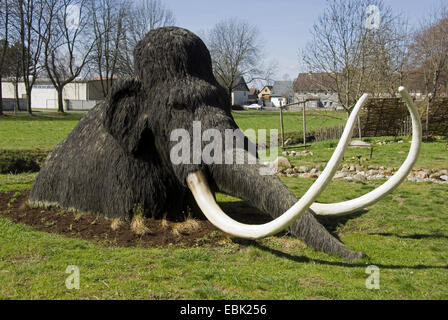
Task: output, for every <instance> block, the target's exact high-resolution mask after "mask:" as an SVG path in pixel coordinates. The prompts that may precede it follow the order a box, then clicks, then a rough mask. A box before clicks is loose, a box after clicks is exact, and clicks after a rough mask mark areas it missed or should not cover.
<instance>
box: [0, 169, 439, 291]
mask: <svg viewBox="0 0 448 320" xmlns="http://www.w3.org/2000/svg"><path fill="white" fill-rule="evenodd" d="M31 178H32V177H30V176H29V175H24V174H22V175H18V177H17V178H16V179H15V180H14V181H11V178H10V177H8V176H5V175H3V176H0V185H1V186H2V189H1V190H2V192H3V191H6V190H16V189H18V188H19V189H20V188H22V189H23V188H29V187H30V183H31V181H32V179H31ZM284 182H285V183H286V184H287V185H288V186H289V187H290V188H291V190H293V191H294V192H295V193H296V194H297V195H300V194H302V193H303V192H304V191H305V190H306V189H307V188H308V187H309V185H310V184H311V183H312V180H310V179H300V178H287V179H284ZM379 183H380V182H375V183H370V182H369V183H348V182H341V181H339V182H333V183H332V184H331V186H330V187H329V188H328V189H327V190H326V191H325V192H324V194H323V195H322V196H321V197H320V200H321V201H340V200H345V199H348V198H352V197H356V196H359V195H361V194H363V193H366V192H368V191H370V190H372V188H374V187H375V186H377V185H378V184H379ZM447 199H448V188H446V186H445V187H444V186H440V185H436V184H429V183H428V184H416V183H408V182H405V183H404V184H403V185H402V186H401V187H400V188H399V189H398V190H396V191H395V192H394V193H393V194H392V195H390V196H388V197H386V198H385V199H384V200H383V201H381V202H379V203H378V204H376V205H374V206H373V207H371V208H370V211H368V212H367V213H365V214H364V215H361V216H355V217H353V219H350V220H340V221H338V226H337V229H336V230H337V232H338V235H339V237H340V238H341V239H342V240H343V241H344V242H345V243H346V244H347V245H348V246H350V247H351V248H353V249H355V250H361V251H364V252H366V253H367V255H368V258H366V259H364V260H362V261H358V262H355V263H348V262H346V261H344V260H342V259H339V258H337V257H333V256H330V255H327V254H324V253H321V252H315V251H313V250H311V249H309V248H306V247H305V246H304V245H303V244H302V243H301V242H300V241H298V240H296V239H293V238H291V237H288V236H282V237H269V238H267V239H264V240H260V241H255V242H250V241H247V242H232V241H228V243H227V244H225V245H223V246H221V247H214V248H209V247H199V248H181V247H176V246H172V247H169V248H154V249H141V248H120V247H101V246H98V245H94V244H92V243H89V242H86V241H82V240H77V239H71V238H65V237H62V236H59V235H54V234H48V233H43V232H36V231H33V229H32V228H30V227H28V226H25V225H21V224H15V223H12V222H11V221H10V220H8V219H7V218H3V217H1V218H0V234H1V235H2V236H1V237H0V283H1V286H0V298H1V299H70V298H75V299H447V298H448V287H447V286H446V283H448V253H447V250H446V248H447V247H448V215H447V213H448V212H447V209H446V200H447ZM229 200H230V201H235V200H236V199H233V198H230V197H228V196H224V195H218V201H226V202H227V201H229ZM69 265H76V266H78V267H79V270H80V289H79V290H68V289H67V288H66V287H65V279H66V278H67V277H68V274H66V273H65V270H66V268H67V266H69ZM369 265H376V266H378V267H379V269H380V289H379V290H368V289H366V287H365V281H366V279H367V277H368V275H367V274H366V273H365V271H366V267H367V266H369Z"/></svg>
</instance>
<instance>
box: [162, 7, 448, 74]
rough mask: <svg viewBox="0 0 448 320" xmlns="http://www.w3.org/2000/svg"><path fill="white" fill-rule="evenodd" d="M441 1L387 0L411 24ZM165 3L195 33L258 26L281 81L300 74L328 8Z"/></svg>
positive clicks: (184, 25)
mask: <svg viewBox="0 0 448 320" xmlns="http://www.w3.org/2000/svg"><path fill="white" fill-rule="evenodd" d="M440 1H441V0H384V2H385V4H386V5H388V6H390V7H391V8H392V9H393V10H394V12H396V13H400V12H401V13H403V14H404V15H405V16H406V17H408V19H409V22H410V24H411V26H418V25H419V23H420V22H421V21H422V19H424V17H425V14H428V13H429V12H430V10H431V9H432V8H435V7H437V6H438V5H439V4H440ZM442 1H443V0H442ZM445 1H446V0H445ZM164 3H165V4H166V6H168V7H169V8H171V9H172V10H173V11H174V14H175V16H176V24H177V25H178V26H180V27H184V28H187V29H189V30H191V31H193V32H195V33H200V32H202V31H205V30H208V29H210V28H212V27H213V26H214V25H215V24H216V23H217V22H219V21H221V20H223V19H227V18H234V17H236V18H239V19H243V20H245V21H248V22H250V23H251V24H252V25H255V26H256V27H257V28H258V29H259V31H260V39H261V40H262V42H263V44H264V51H265V57H266V59H267V60H268V61H269V60H271V59H275V60H276V61H277V63H278V71H277V73H276V75H275V78H276V79H278V80H281V79H282V78H283V75H285V74H288V75H289V77H290V78H291V79H292V78H295V77H296V76H297V73H298V72H299V59H298V51H299V49H300V48H303V47H304V46H305V45H306V43H307V41H309V40H311V36H310V33H309V30H310V29H311V28H312V25H313V23H314V22H315V20H316V18H317V17H318V16H319V15H320V14H321V13H322V12H323V10H324V9H325V7H326V0H269V1H268V0H245V1H242V0H221V1H217V0H189V1H186V0H164Z"/></svg>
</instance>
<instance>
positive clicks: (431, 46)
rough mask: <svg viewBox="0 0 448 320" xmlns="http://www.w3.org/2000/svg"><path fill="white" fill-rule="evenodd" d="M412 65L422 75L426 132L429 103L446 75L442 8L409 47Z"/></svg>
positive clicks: (447, 36) (446, 17)
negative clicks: (425, 99) (412, 59)
mask: <svg viewBox="0 0 448 320" xmlns="http://www.w3.org/2000/svg"><path fill="white" fill-rule="evenodd" d="M411 49H412V52H413V54H414V64H415V65H416V67H417V68H419V69H420V70H421V72H422V73H423V78H424V82H425V91H426V95H427V96H428V100H427V105H426V132H428V129H429V111H430V110H429V109H430V104H431V102H432V101H433V100H434V99H435V98H437V96H438V95H439V90H440V86H441V84H442V82H443V81H444V79H446V77H447V73H448V10H447V7H444V6H442V7H441V8H438V9H437V10H436V11H435V12H434V13H433V14H432V16H431V17H430V18H429V19H428V20H427V21H425V22H424V24H423V25H422V27H421V29H420V30H419V31H418V32H417V33H416V35H415V38H414V41H413V43H412V45H411Z"/></svg>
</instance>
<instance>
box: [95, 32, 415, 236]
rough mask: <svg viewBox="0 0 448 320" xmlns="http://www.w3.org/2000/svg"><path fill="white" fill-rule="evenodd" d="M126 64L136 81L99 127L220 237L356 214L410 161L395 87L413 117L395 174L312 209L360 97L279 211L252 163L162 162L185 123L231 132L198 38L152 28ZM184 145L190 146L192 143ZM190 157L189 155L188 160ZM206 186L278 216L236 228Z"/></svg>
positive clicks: (276, 196)
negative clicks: (184, 196)
mask: <svg viewBox="0 0 448 320" xmlns="http://www.w3.org/2000/svg"><path fill="white" fill-rule="evenodd" d="M134 58H135V69H136V77H135V78H133V79H128V80H120V81H118V82H117V83H116V84H115V86H114V88H113V90H112V92H111V94H110V96H109V97H108V99H107V101H106V102H105V103H104V104H103V106H104V109H103V119H104V120H103V123H104V127H105V128H106V130H107V131H108V132H109V133H110V134H111V135H112V136H113V137H114V138H115V140H116V141H117V142H118V144H119V145H120V146H121V147H122V148H123V149H124V150H125V151H126V152H127V153H128V154H129V156H132V157H135V158H138V159H140V160H142V161H146V162H148V165H150V166H154V168H157V169H155V170H163V171H164V172H165V173H166V175H168V176H170V177H173V178H174V179H173V180H174V181H176V184H178V190H186V191H188V190H190V191H191V193H192V194H193V196H194V198H195V200H196V202H197V204H198V205H199V207H200V208H201V210H202V211H203V213H204V214H205V215H206V217H207V218H208V219H209V220H210V221H211V222H212V223H213V224H215V225H216V226H217V227H218V228H220V229H221V230H223V231H225V232H226V233H228V234H231V235H234V236H238V237H242V238H249V239H256V238H260V237H265V236H267V235H271V234H275V233H277V232H279V231H282V230H283V229H285V228H286V227H288V226H289V225H291V224H292V223H293V222H294V221H295V220H296V219H297V218H298V217H300V216H301V215H302V214H303V212H304V211H305V210H306V209H308V208H310V207H311V209H312V210H313V211H314V212H315V213H316V214H321V215H342V214H347V213H351V212H353V211H357V210H359V209H361V208H364V207H365V206H367V205H370V204H372V203H374V202H376V201H378V199H380V198H381V197H383V196H384V195H385V194H387V193H389V192H390V191H391V190H393V189H394V188H395V187H396V186H398V185H399V184H400V183H401V182H402V181H403V179H405V178H406V176H407V174H408V173H409V171H410V170H411V168H412V166H413V164H414V163H415V161H416V159H417V156H418V152H419V149H420V140H421V125H420V121H419V118H418V113H417V111H416V108H415V106H414V105H413V103H412V100H411V99H410V98H409V96H408V94H407V93H406V91H405V90H404V88H400V93H401V94H402V96H403V98H404V100H405V101H406V104H407V106H408V109H409V111H410V113H411V116H412V119H413V143H412V147H411V151H410V154H409V156H408V158H407V159H406V161H405V163H404V164H403V166H402V168H400V170H399V171H398V172H397V173H396V174H395V176H393V177H392V178H391V179H389V180H388V181H387V182H386V183H385V184H383V185H382V186H380V187H379V188H377V189H375V190H374V191H372V192H370V193H369V194H366V195H364V196H363V197H360V198H358V199H354V200H351V201H346V202H342V203H336V204H319V203H314V204H313V202H314V201H315V199H316V198H317V197H318V196H319V194H320V193H321V192H322V191H323V190H324V189H325V187H326V186H327V185H328V183H329V182H330V181H331V178H332V176H333V175H334V173H335V172H336V169H337V167H338V164H339V162H340V160H341V158H342V156H343V154H344V151H345V149H346V147H347V145H348V142H349V139H350V136H351V132H352V129H353V126H354V124H355V120H356V118H357V115H358V112H359V111H360V109H361V108H362V106H363V104H364V103H365V101H366V100H367V98H368V95H364V96H362V97H361V99H360V100H359V101H358V103H357V105H356V106H355V108H354V110H353V111H352V114H351V115H350V118H349V120H348V122H347V126H346V128H345V130H344V133H343V136H342V137H341V139H340V141H339V144H338V146H337V148H336V151H335V153H334V154H333V156H332V158H331V159H330V161H329V162H328V165H327V167H326V168H325V170H324V171H323V172H322V174H321V175H320V176H319V178H318V179H317V180H316V182H315V183H314V184H313V185H312V186H311V187H310V189H309V190H308V191H307V192H306V193H305V195H304V196H303V197H302V198H301V199H300V200H299V201H298V202H297V203H296V204H294V205H293V206H292V207H291V208H289V209H288V207H287V208H283V205H282V204H281V201H280V200H281V199H286V198H288V199H289V200H290V199H293V198H294V196H290V195H289V193H288V194H286V193H287V191H285V189H286V187H284V186H283V185H282V184H281V182H280V181H279V180H278V179H277V178H276V177H275V176H269V177H266V176H260V175H259V172H260V171H259V170H258V169H259V167H260V164H253V165H251V164H242V165H241V164H238V165H236V164H235V165H229V164H222V163H213V164H205V163H204V162H203V161H200V162H199V163H197V162H196V163H195V162H194V161H193V160H191V161H190V162H188V163H182V164H174V163H173V161H172V160H171V158H170V151H171V149H172V148H173V147H174V145H175V142H173V141H171V139H170V137H171V133H172V132H173V130H179V129H181V130H184V131H185V132H187V133H188V134H189V135H190V137H192V136H193V125H194V123H198V122H200V123H201V129H202V130H207V129H216V130H217V131H219V132H221V133H224V131H225V130H227V129H232V130H236V129H238V126H237V125H236V124H235V122H234V120H233V117H232V115H231V113H230V103H229V98H228V96H227V94H226V92H225V90H224V89H223V88H222V87H221V86H220V85H219V84H218V83H217V81H216V80H215V78H214V76H213V70H212V63H211V58H210V54H209V52H208V50H207V48H206V46H205V45H204V43H203V42H202V41H201V39H199V38H198V37H197V36H195V35H194V34H193V33H191V32H189V31H187V30H185V29H181V28H176V27H168V28H160V29H156V30H153V31H151V32H149V33H148V34H147V35H146V36H145V37H144V38H143V40H142V41H141V42H140V43H139V44H138V45H137V47H136V48H135V51H134ZM246 140H247V139H246ZM191 143H192V144H193V143H194V142H193V139H191ZM201 146H203V145H201ZM245 146H246V144H245ZM191 150H194V148H191ZM229 151H230V152H232V151H233V150H226V149H225V148H224V147H222V148H221V149H217V150H216V151H215V152H224V153H226V152H229ZM242 152H243V153H247V148H246V147H243V148H242ZM193 156H194V155H193V154H191V158H193ZM148 179H150V177H148ZM159 182H160V183H159V184H160V185H161V187H160V188H164V190H165V189H169V187H167V186H165V185H163V184H164V183H165V181H159ZM209 182H211V185H212V187H214V188H216V189H218V190H220V191H223V192H226V193H230V194H232V195H234V196H237V197H240V198H243V199H245V200H249V201H250V202H251V203H252V204H254V205H255V206H257V207H259V208H260V209H262V210H264V211H275V210H279V208H280V207H281V209H280V210H283V211H284V213H283V214H279V217H278V218H277V219H275V220H273V221H271V222H269V223H267V224H264V225H257V226H255V225H246V224H241V223H239V222H236V221H234V220H233V219H231V218H229V217H228V216H227V215H226V214H225V213H224V212H222V211H221V209H220V208H219V207H218V205H217V204H216V202H215V200H214V197H213V195H212V193H211V192H210V187H209ZM170 183H171V182H170ZM286 190H287V189H286ZM285 203H290V201H289V202H288V201H285ZM283 211H281V212H283Z"/></svg>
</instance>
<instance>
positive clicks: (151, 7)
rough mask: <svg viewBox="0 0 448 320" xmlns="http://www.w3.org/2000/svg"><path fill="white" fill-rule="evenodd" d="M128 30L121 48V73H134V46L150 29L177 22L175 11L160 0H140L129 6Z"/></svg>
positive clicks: (127, 16)
mask: <svg viewBox="0 0 448 320" xmlns="http://www.w3.org/2000/svg"><path fill="white" fill-rule="evenodd" d="M125 23H126V30H125V31H126V32H125V39H124V42H123V49H122V50H121V55H120V62H119V73H120V75H129V76H131V75H133V74H134V53H133V52H134V48H135V46H136V45H137V43H138V42H139V41H140V40H141V39H143V37H144V36H145V34H146V33H148V32H149V31H151V30H153V29H156V28H160V27H166V26H173V25H175V23H176V18H175V16H174V12H173V11H172V10H171V9H169V8H167V7H165V5H164V4H163V3H162V2H161V1H160V0H140V1H138V2H136V3H133V5H132V6H128V8H127V14H126V17H125Z"/></svg>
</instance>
